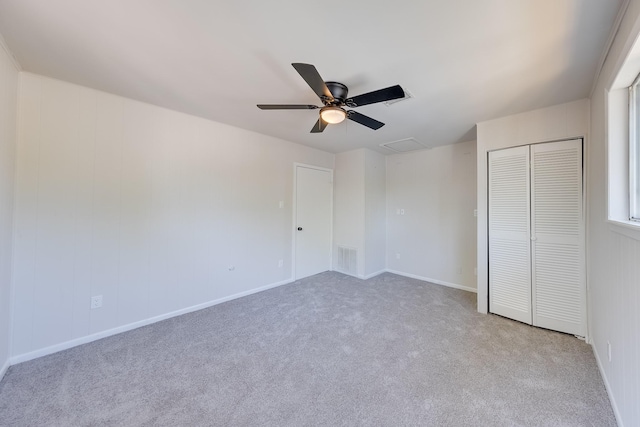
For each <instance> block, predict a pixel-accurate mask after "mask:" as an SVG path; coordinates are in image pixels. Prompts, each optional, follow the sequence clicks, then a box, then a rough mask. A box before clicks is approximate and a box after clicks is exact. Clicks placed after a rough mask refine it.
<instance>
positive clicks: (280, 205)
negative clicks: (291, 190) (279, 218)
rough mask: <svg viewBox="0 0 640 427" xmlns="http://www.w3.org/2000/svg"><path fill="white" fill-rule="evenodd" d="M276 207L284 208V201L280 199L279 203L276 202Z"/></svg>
mask: <svg viewBox="0 0 640 427" xmlns="http://www.w3.org/2000/svg"><path fill="white" fill-rule="evenodd" d="M278 207H279V208H280V209H282V208H284V201H282V200H280V203H278Z"/></svg>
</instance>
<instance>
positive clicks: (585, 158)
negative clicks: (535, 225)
mask: <svg viewBox="0 0 640 427" xmlns="http://www.w3.org/2000/svg"><path fill="white" fill-rule="evenodd" d="M573 140H579V141H580V142H581V147H582V221H581V224H580V228H581V231H582V243H581V245H582V246H581V249H582V253H581V257H580V259H581V267H580V269H581V274H582V288H583V295H584V304H583V307H582V311H583V316H584V317H583V319H584V328H583V329H584V338H585V341H586V342H587V343H589V342H590V338H589V336H590V329H591V328H590V320H589V316H590V315H589V304H590V294H589V287H588V283H587V282H588V278H587V258H588V254H587V250H586V248H587V242H588V240H589V235H588V233H587V228H586V224H587V218H586V216H587V209H586V207H587V206H586V204H587V197H588V188H587V181H586V176H587V167H588V156H589V153H588V150H587V147H586V146H585V138H584V137H583V136H575V137H567V138H562V139H555V140H549V141H538V142H530V143H526V144H517V145H512V146H506V147H501V148H496V149H493V150H488V151H487V154H486V156H487V157H486V159H485V161H486V165H487V193H486V194H487V195H486V197H487V204H486V206H487V223H486V224H487V225H486V227H487V262H488V266H487V272H488V275H487V307H488V311H489V312H490V313H493V311H492V309H491V262H490V260H491V250H490V241H491V240H490V239H491V233H490V225H489V224H490V214H489V212H490V203H489V202H490V199H489V185H490V180H489V174H490V164H489V163H490V156H491V153H492V152H496V151H502V150H507V149H510V148H517V147H531V146H534V145H538V144H548V143H554V142H564V141H573ZM529 160H530V161H531V158H530V159H529ZM530 178H531V174H530ZM530 228H531V227H530ZM532 260H533V259H532ZM531 269H532V270H533V265H531ZM532 270H531V271H532ZM531 279H532V286H531V288H532V293H533V271H532V278H531ZM532 297H533V295H532ZM531 310H532V312H533V304H532V307H531ZM578 336H579V337H582V336H581V335H578Z"/></svg>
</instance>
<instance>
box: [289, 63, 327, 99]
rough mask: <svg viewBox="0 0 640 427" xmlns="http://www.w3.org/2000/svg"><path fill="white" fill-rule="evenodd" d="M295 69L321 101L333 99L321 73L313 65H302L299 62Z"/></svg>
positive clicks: (295, 64) (294, 65) (294, 66)
mask: <svg viewBox="0 0 640 427" xmlns="http://www.w3.org/2000/svg"><path fill="white" fill-rule="evenodd" d="M291 65H293V68H295V69H296V71H297V72H298V74H300V76H301V77H302V78H303V79H304V81H305V82H307V84H308V85H309V86H310V87H311V89H313V91H314V92H315V93H316V95H318V97H320V99H323V97H324V98H328V99H333V95H332V94H331V91H329V88H328V87H327V85H326V84H324V80H322V77H320V73H318V70H316V67H314V66H313V65H311V64H301V63H299V62H294V63H293V64H291Z"/></svg>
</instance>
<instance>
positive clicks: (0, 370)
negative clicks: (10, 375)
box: [0, 359, 11, 381]
mask: <svg viewBox="0 0 640 427" xmlns="http://www.w3.org/2000/svg"><path fill="white" fill-rule="evenodd" d="M9 366H11V364H10V363H9V360H8V359H7V360H5V362H4V365H2V368H0V381H2V379H3V378H4V374H6V373H7V370H9Z"/></svg>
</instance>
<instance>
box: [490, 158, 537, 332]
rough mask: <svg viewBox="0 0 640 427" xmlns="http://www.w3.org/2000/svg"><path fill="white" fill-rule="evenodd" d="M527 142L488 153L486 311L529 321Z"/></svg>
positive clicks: (529, 248)
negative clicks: (487, 279) (487, 296)
mask: <svg viewBox="0 0 640 427" xmlns="http://www.w3.org/2000/svg"><path fill="white" fill-rule="evenodd" d="M530 224H531V221H530V201H529V147H516V148H509V149H505V150H499V151H493V152H490V153H489V310H490V311H491V312H492V313H495V314H499V315H501V316H505V317H509V318H511V319H515V320H519V321H521V322H525V323H529V324H531V321H532V316H531V243H530V240H529V239H530Z"/></svg>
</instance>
